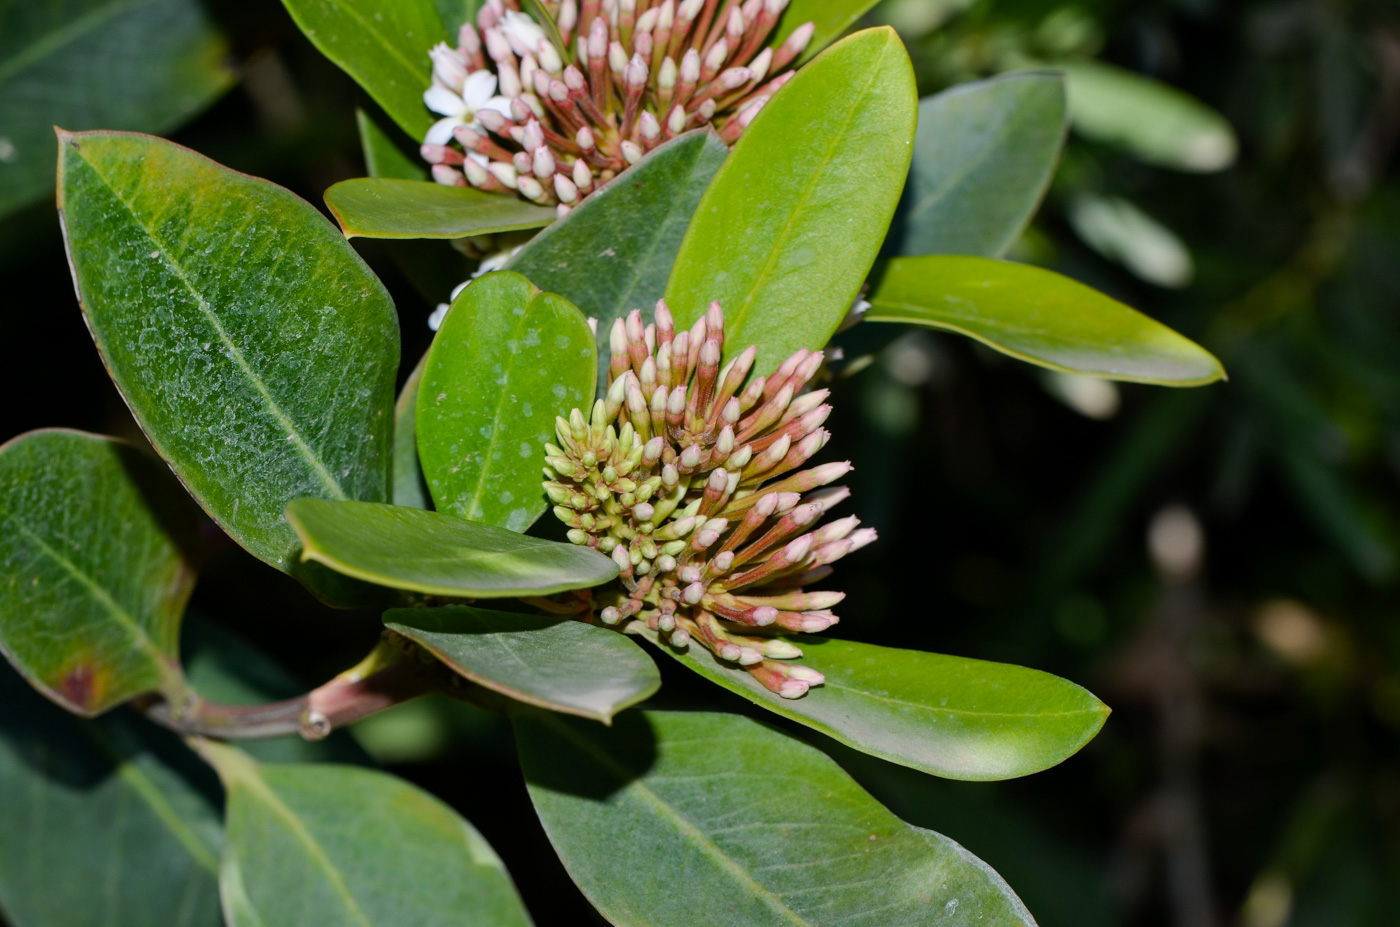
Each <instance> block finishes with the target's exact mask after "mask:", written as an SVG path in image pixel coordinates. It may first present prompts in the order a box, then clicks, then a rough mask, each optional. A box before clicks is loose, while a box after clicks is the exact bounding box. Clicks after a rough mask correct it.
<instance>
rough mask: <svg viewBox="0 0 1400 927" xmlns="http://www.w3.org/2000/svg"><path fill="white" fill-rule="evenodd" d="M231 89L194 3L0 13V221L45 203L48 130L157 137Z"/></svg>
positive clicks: (49, 6) (98, 0)
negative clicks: (152, 134) (137, 133)
mask: <svg viewBox="0 0 1400 927" xmlns="http://www.w3.org/2000/svg"><path fill="white" fill-rule="evenodd" d="M234 79H235V74H234V69H233V67H232V64H231V56H230V52H229V49H228V45H227V43H226V42H225V41H224V39H223V37H222V36H221V35H220V34H219V32H218V30H217V29H215V27H214V23H213V22H212V20H211V17H210V16H209V14H208V13H207V12H205V9H204V4H202V3H200V2H198V0H60V2H43V3H26V2H13V3H4V4H0V127H3V128H0V137H3V143H0V215H4V214H5V213H7V212H9V211H11V210H13V209H17V208H19V207H20V206H23V205H25V204H26V203H29V202H31V201H33V200H35V199H38V198H39V197H41V196H45V195H52V192H53V181H54V160H53V148H52V147H50V146H51V145H52V144H53V127H54V124H55V123H58V124H59V125H77V126H96V125H101V126H106V127H109V128H115V129H133V130H138V131H142V132H164V131H165V130H167V129H171V128H174V127H175V126H177V125H179V124H180V123H182V122H184V121H185V120H186V119H188V118H189V117H190V116H193V115H194V114H195V113H197V112H199V111H200V110H202V109H204V107H206V106H208V105H209V104H210V103H212V102H213V101H214V100H215V99H217V98H218V97H219V96H220V95H221V94H222V93H223V92H224V91H225V90H227V89H228V88H229V87H231V86H232V85H233V82H234Z"/></svg>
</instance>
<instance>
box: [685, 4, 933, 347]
mask: <svg viewBox="0 0 1400 927" xmlns="http://www.w3.org/2000/svg"><path fill="white" fill-rule="evenodd" d="M916 102H917V100H916V94H915V89H914V72H913V69H912V68H911V66H910V64H909V56H908V55H907V54H905V51H904V45H903V44H902V43H901V42H900V41H899V37H898V36H897V35H895V33H894V31H893V30H892V29H870V30H867V31H865V32H861V33H858V34H856V35H853V36H851V37H850V38H848V39H846V40H844V41H842V42H841V43H839V44H838V45H835V46H833V47H832V48H831V49H830V50H828V51H826V52H824V53H823V54H822V55H821V56H820V57H819V58H817V59H816V60H814V61H813V62H812V63H811V64H810V65H808V66H807V67H805V68H803V69H802V70H801V71H799V72H798V73H797V76H796V77H794V78H793V79H792V80H791V81H789V82H788V83H787V84H786V85H785V86H784V87H783V89H782V90H781V91H780V92H779V93H778V94H777V95H775V96H774V97H773V99H772V101H771V102H769V103H768V105H767V106H765V107H764V108H763V112H761V113H759V115H758V118H756V119H755V120H754V121H753V123H752V124H751V125H750V126H749V128H748V129H747V130H746V131H745V132H744V135H743V137H742V138H741V139H740V140H739V144H738V145H736V146H735V148H734V150H733V151H732V152H731V153H730V155H729V158H728V160H726V161H725V162H724V166H723V167H721V168H720V169H719V173H718V174H716V175H715V179H714V182H713V183H712V184H710V188H709V190H707V191H706V193H705V196H704V198H703V199H702V200H701V201H700V207H699V209H698V211H697V212H696V214H695V219H694V221H692V222H691V224H690V230H689V231H688V232H687V233H686V236H685V240H684V242H683V243H682V244H681V250H680V254H679V256H678V257H677V258H676V265H675V268H674V270H672V272H671V279H670V281H669V282H668V283H667V285H666V299H667V301H668V302H669V303H670V306H671V309H672V311H673V312H674V313H675V316H676V322H677V324H678V325H679V324H682V323H683V324H685V325H689V324H691V323H692V322H694V321H695V319H697V318H699V316H700V315H701V314H702V313H704V311H705V309H706V307H707V306H708V305H709V304H710V301H711V300H719V301H720V302H721V303H722V304H723V305H724V310H725V334H726V343H727V344H728V345H730V346H731V349H732V350H735V351H737V350H741V349H743V348H744V347H747V346H748V345H750V344H754V345H757V346H758V349H759V353H758V361H757V364H756V369H757V370H758V372H760V373H764V372H768V371H771V370H773V369H774V368H776V367H777V365H778V364H779V363H781V362H782V361H783V359H784V358H786V357H787V356H788V355H789V354H791V353H792V352H793V351H795V350H797V349H798V348H819V347H821V346H822V345H825V344H826V342H827V339H829V338H830V337H831V335H832V333H833V332H835V331H836V327H837V326H838V325H839V324H840V323H841V320H842V319H843V318H845V316H846V313H847V311H848V310H849V309H850V307H851V303H852V301H853V300H854V299H855V297H856V295H857V293H859V291H860V288H861V285H862V284H863V283H864V282H865V275H866V273H867V271H869V270H870V265H871V262H872V261H874V259H875V254H876V252H877V251H878V250H879V248H880V242H881V239H883V238H884V235H885V231H886V229H887V228H888V227H889V222H890V217H891V216H892V215H893V214H894V209H895V206H896V204H897V203H898V201H899V196H900V191H901V190H902V189H903V187H904V178H905V174H906V172H907V171H908V168H909V153H910V147H911V142H912V139H913V136H914V120H915V113H916Z"/></svg>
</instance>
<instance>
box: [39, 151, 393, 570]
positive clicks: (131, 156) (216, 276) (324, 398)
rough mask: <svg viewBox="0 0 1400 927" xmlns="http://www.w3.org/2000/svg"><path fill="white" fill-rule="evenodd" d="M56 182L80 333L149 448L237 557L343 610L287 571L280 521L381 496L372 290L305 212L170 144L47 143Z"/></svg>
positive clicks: (380, 336)
mask: <svg viewBox="0 0 1400 927" xmlns="http://www.w3.org/2000/svg"><path fill="white" fill-rule="evenodd" d="M59 182H60V185H61V186H60V201H59V208H60V210H61V211H62V218H63V220H64V228H65V235H66V237H67V243H68V251H69V255H70V258H71V263H72V268H73V277H74V280H75V283H76V286H77V290H78V297H79V299H80V301H81V302H82V306H83V311H84V312H85V313H86V315H87V320H88V326H89V328H90V329H91V330H92V334H93V338H94V340H96V342H97V347H98V350H99V351H100V352H101V354H102V358H103V360H104V361H105V363H106V365H107V369H108V370H109V371H110V372H111V374H112V379H113V380H115V381H116V384H117V387H118V388H119V389H120V390H121V392H122V395H123V397H124V398H125V399H126V402H127V404H128V405H129V406H130V407H131V411H132V412H133V413H134V414H135V416H136V419H137V421H138V422H139V423H140V425H141V427H142V429H143V430H144V431H145V432H146V435H147V436H148V437H149V438H150V439H151V444H152V445H153V446H154V447H155V449H156V451H157V452H158V453H159V454H160V455H161V456H162V457H164V458H165V460H166V461H167V462H168V463H169V464H170V465H171V467H172V468H173V469H174V470H175V473H176V474H177V475H178V476H179V477H180V479H181V480H182V481H183V482H184V484H185V486H186V487H187V488H188V489H189V490H190V492H191V494H193V495H194V497H195V499H196V500H198V502H199V503H200V505H202V506H203V507H204V510H205V511H207V512H208V513H209V514H210V515H211V516H212V517H213V518H214V520H215V521H217V522H218V523H219V525H220V526H221V527H222V528H223V529H224V530H225V531H227V532H228V534H229V536H230V537H232V538H233V539H234V540H235V541H237V542H238V543H239V544H242V545H243V546H244V547H245V548H247V549H248V550H249V551H250V552H251V553H252V554H253V555H254V556H256V557H258V558H260V559H262V560H264V561H266V562H267V563H270V564H272V565H273V566H275V567H277V568H278V569H281V570H284V571H286V572H290V573H293V574H294V575H296V576H297V577H298V578H299V579H301V580H303V581H304V582H307V583H309V584H311V585H312V586H313V588H316V589H318V590H319V591H320V593H321V594H322V595H326V596H330V597H332V598H336V597H338V596H348V594H349V593H348V592H347V591H343V590H339V589H332V588H330V587H328V586H325V585H324V584H325V583H326V582H329V580H328V579H327V578H326V577H324V576H323V575H320V574H318V573H317V572H308V571H307V570H306V569H305V568H304V567H299V566H298V561H297V556H296V555H297V540H296V535H295V534H294V533H293V532H292V530H291V527H290V526H289V525H288V524H287V523H286V520H285V519H284V518H283V511H284V510H285V508H286V506H287V503H288V502H290V501H291V500H292V499H296V498H299V497H302V496H317V497H322V498H330V499H369V500H382V499H386V498H388V494H389V459H390V442H391V441H392V438H393V396H394V375H395V371H396V368H397V366H398V355H399V327H398V318H397V316H396V314H395V312H394V305H393V303H392V301H391V300H390V299H389V294H388V293H387V292H386V291H385V290H384V287H383V285H382V284H380V282H379V280H378V279H376V278H375V276H374V274H373V273H371V272H370V270H369V268H368V267H366V266H365V264H364V262H363V261H361V260H360V258H359V257H358V256H357V255H356V254H355V252H354V249H352V248H351V247H350V245H349V244H348V243H347V242H346V241H345V239H344V238H342V237H341V236H340V234H339V233H338V232H337V231H336V230H335V228H334V226H332V225H331V224H330V223H329V222H327V221H326V220H325V218H324V217H323V216H321V215H320V214H319V213H318V212H317V211H316V210H315V209H314V208H313V207H312V206H311V205H310V204H308V203H306V202H305V201H303V200H300V199H298V198H297V197H295V196H293V195H292V194H291V193H289V192H287V191H286V190H284V189H282V188H281V187H278V186H274V185H273V184H270V183H268V182H266V181H263V180H258V179H256V178H253V177H248V176H246V175H243V174H238V173H235V172H233V171H230V170H228V169H227V168H224V167H220V166H219V165H217V164H215V163H214V162H212V161H210V160H208V159H206V158H203V157H201V156H199V155H197V154H195V153H194V152H192V151H189V150H188V149H185V148H181V147H179V146H178V145H172V144H170V143H169V142H165V141H161V140H159V139H155V138H150V137H148V136H141V135H127V134H123V133H111V132H97V133H88V134H80V135H67V134H64V135H62V136H61V137H60V169H59ZM331 579H334V577H332V578H331ZM318 583H319V584H321V585H317V584H318Z"/></svg>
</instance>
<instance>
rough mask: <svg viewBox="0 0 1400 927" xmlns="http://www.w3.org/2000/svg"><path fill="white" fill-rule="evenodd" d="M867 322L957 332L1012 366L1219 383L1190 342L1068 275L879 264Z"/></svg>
mask: <svg viewBox="0 0 1400 927" xmlns="http://www.w3.org/2000/svg"><path fill="white" fill-rule="evenodd" d="M874 276H875V279H876V281H877V282H876V283H875V285H874V288H873V289H872V291H871V294H870V310H869V311H868V312H867V313H866V314H865V318H866V321H870V322H904V323H907V324H910V325H924V326H927V327H929V328H938V329H942V330H944V331H951V332H956V333H958V334H960V335H966V336H968V337H969V338H975V339H977V340H978V341H980V342H982V343H983V344H985V345H987V346H989V347H992V348H995V349H996V350H998V351H1000V352H1002V353H1003V354H1009V355H1011V356H1012V357H1015V358H1017V359H1018V360H1023V361H1026V362H1028V363H1032V364H1038V365H1040V366H1042V367H1049V368H1050V369H1051V370H1060V371H1064V372H1065V373H1084V374H1091V375H1093V376H1098V377H1107V378H1111V379H1114V380H1130V381H1133V382H1139V383H1157V384H1160V385H1162V386H1201V385H1203V384H1206V383H1213V382H1214V381H1216V380H1219V379H1221V378H1222V377H1224V375H1225V370H1224V368H1222V367H1221V366H1220V361H1218V360H1216V359H1215V357H1214V356H1212V355H1211V354H1210V353H1209V352H1208V351H1206V350H1205V349H1204V348H1202V347H1200V346H1199V345H1197V344H1196V343H1195V342H1193V341H1191V340H1189V339H1187V338H1184V337H1182V336H1181V335H1178V334H1177V333H1176V332H1174V331H1172V330H1171V329H1170V328H1167V327H1166V326H1165V325H1162V324H1161V323H1160V322H1157V321H1154V320H1153V319H1151V318H1149V317H1148V316H1145V315H1143V314H1142V313H1140V312H1138V311H1136V310H1134V309H1130V308H1128V307H1127V306H1125V305H1123V304H1122V303H1120V302H1118V301H1117V300H1114V299H1110V298H1109V297H1107V296H1105V295H1103V294H1102V293H1100V292H1098V291H1097V290H1093V289H1090V288H1089V287H1087V286H1084V285H1083V284H1082V283H1077V282H1075V281H1073V280H1071V279H1069V278H1068V277H1062V276H1060V275H1059V274H1056V273H1052V272H1050V271H1048V270H1042V269H1040V268H1038V267H1031V266H1029V265H1026V264H1014V263H1011V262H1009V261H993V260H988V259H986V258H976V257H955V256H952V255H938V256H932V257H910V258H897V259H895V260H893V261H889V262H886V263H883V264H880V265H878V266H877V267H876V271H875V275H874Z"/></svg>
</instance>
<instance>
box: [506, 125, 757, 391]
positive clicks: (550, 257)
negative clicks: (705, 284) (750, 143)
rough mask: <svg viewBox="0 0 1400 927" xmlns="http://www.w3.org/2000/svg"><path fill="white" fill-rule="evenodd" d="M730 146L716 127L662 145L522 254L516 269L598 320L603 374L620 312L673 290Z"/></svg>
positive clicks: (651, 302)
mask: <svg viewBox="0 0 1400 927" xmlns="http://www.w3.org/2000/svg"><path fill="white" fill-rule="evenodd" d="M728 153H729V149H728V148H726V147H725V145H724V143H723V142H721V141H720V140H719V138H718V137H717V136H715V135H714V133H712V132H708V131H704V132H702V131H697V132H689V133H686V134H685V135H682V136H680V137H679V138H675V139H672V140H671V141H669V142H667V143H666V144H664V145H662V146H661V147H659V148H657V149H656V150H655V151H653V152H652V153H651V154H649V155H647V157H646V158H645V159H644V160H643V161H642V162H641V163H640V164H638V165H637V166H636V167H633V168H630V169H629V170H628V171H627V172H626V173H625V174H623V175H622V176H621V177H619V178H618V179H617V180H615V181H614V182H612V183H610V184H608V185H607V186H605V187H603V189H601V190H599V191H598V192H597V193H595V194H593V195H592V196H590V197H588V199H586V200H584V201H583V203H582V204H581V205H580V206H579V207H578V208H577V209H575V210H574V211H573V212H571V213H569V215H568V216H566V217H565V218H564V219H562V220H561V221H559V222H556V223H554V224H553V225H551V226H550V227H549V228H547V229H545V230H544V231H543V232H541V233H540V234H539V235H537V236H535V237H534V238H533V239H531V241H530V243H529V244H527V245H526V246H525V248H524V249H523V250H522V251H521V252H520V253H519V254H518V255H516V256H515V257H514V258H513V259H511V262H510V264H509V265H507V266H508V267H509V269H510V270H513V271H515V272H517V273H519V274H523V275H524V276H526V277H527V278H529V280H530V282H531V283H533V284H534V285H535V286H537V287H540V288H542V289H545V290H548V291H550V292H551V293H558V294H559V295H560V296H563V297H564V298H565V299H567V300H569V301H570V302H571V303H573V304H574V305H575V306H578V308H579V311H580V312H582V313H583V314H584V315H586V316H588V317H590V318H594V319H597V320H598V339H599V341H598V354H599V357H598V362H599V365H600V366H599V374H598V376H599V382H602V380H603V378H604V372H605V371H606V370H607V362H608V361H607V350H606V347H607V338H608V331H609V330H610V329H611V328H612V323H613V320H614V319H619V318H621V317H622V316H624V315H626V314H627V312H628V311H629V310H631V309H643V310H644V311H647V312H650V310H651V307H652V306H653V305H655V303H656V301H657V300H658V299H660V298H661V297H662V296H663V295H664V294H665V292H666V278H667V277H668V276H670V273H671V267H672V265H673V264H675V261H676V253H677V252H678V251H680V247H681V239H682V238H683V237H684V236H685V231H686V228H687V227H688V226H689V224H690V219H691V216H693V215H694V214H695V208H696V206H698V205H699V203H700V197H701V196H702V195H703V194H704V192H705V188H706V187H707V186H709V183H710V180H711V179H712V178H713V177H714V176H715V171H717V170H719V166H720V165H721V164H723V163H724V158H725V156H726V155H727V154H728Z"/></svg>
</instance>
